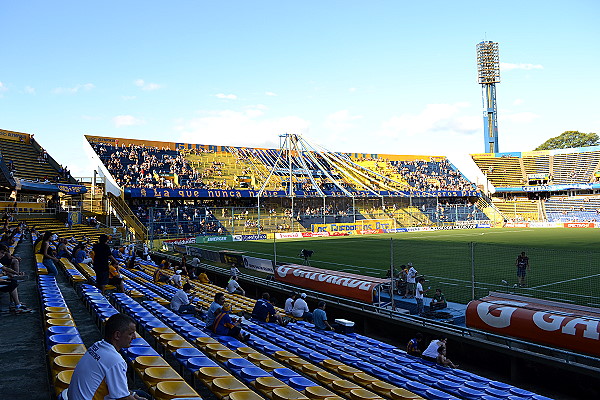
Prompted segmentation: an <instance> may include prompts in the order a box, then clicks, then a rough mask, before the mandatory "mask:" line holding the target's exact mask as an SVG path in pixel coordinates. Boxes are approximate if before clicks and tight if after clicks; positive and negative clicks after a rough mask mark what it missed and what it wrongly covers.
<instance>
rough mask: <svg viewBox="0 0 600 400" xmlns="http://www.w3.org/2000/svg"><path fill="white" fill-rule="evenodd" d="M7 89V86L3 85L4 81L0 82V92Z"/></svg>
mask: <svg viewBox="0 0 600 400" xmlns="http://www.w3.org/2000/svg"><path fill="white" fill-rule="evenodd" d="M7 90H8V88H7V87H6V85H4V83H2V82H0V92H6V91H7Z"/></svg>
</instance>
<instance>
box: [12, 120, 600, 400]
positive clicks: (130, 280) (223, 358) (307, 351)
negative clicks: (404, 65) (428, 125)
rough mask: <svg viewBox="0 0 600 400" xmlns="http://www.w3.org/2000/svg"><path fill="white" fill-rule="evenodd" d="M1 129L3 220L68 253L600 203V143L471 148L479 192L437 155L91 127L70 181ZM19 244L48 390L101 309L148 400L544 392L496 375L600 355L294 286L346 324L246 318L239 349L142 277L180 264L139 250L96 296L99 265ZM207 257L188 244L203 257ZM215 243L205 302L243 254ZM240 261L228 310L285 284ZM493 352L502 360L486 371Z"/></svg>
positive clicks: (501, 221) (583, 212)
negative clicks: (439, 353) (483, 185)
mask: <svg viewBox="0 0 600 400" xmlns="http://www.w3.org/2000/svg"><path fill="white" fill-rule="evenodd" d="M2 132H4V134H5V136H6V138H4V137H0V142H2V141H6V142H7V143H8V144H6V143H4V144H3V143H0V153H1V155H2V160H1V161H0V172H2V174H0V175H2V179H4V181H3V184H4V187H5V189H4V191H3V192H2V193H3V195H4V201H3V202H2V203H0V204H1V205H3V206H4V207H5V219H6V220H7V221H10V222H9V224H10V226H15V224H18V223H24V224H26V225H27V227H28V228H32V227H33V226H35V227H36V228H37V230H38V232H41V231H44V230H51V231H53V232H56V233H57V234H58V235H59V237H61V238H67V239H71V242H70V243H69V245H68V247H69V249H72V248H73V246H74V245H75V244H76V243H77V242H86V243H88V244H91V243H92V242H94V241H96V240H97V237H98V235H99V234H100V233H108V234H111V235H112V239H113V244H115V245H116V244H120V243H137V244H138V250H139V252H138V255H141V251H142V248H143V247H142V244H149V245H150V247H151V248H152V247H154V249H155V250H157V249H158V248H159V247H160V246H161V245H162V244H163V240H165V244H166V243H171V244H170V246H169V248H170V249H175V248H176V247H177V246H179V245H177V243H178V242H177V241H174V242H168V241H166V240H167V239H185V240H190V239H191V240H193V241H197V242H202V241H206V242H209V241H213V240H221V239H227V240H234V238H235V240H254V239H273V240H274V239H275V238H276V237H283V238H286V237H299V238H302V237H310V236H312V235H314V236H336V235H337V234H344V235H347V234H356V233H360V234H374V233H383V232H386V233H395V232H403V231H405V232H406V231H412V230H425V229H442V228H473V227H491V226H504V225H507V226H508V224H510V223H513V225H515V224H517V223H523V225H527V224H529V223H533V222H536V223H540V224H564V226H567V225H568V224H569V223H571V222H573V221H577V222H579V223H581V222H585V223H586V224H587V225H589V226H593V225H594V223H595V222H596V218H597V217H596V216H597V215H600V214H599V213H600V200H599V198H598V197H597V196H596V190H597V189H598V188H600V187H596V185H597V183H596V181H597V180H598V177H599V176H600V173H599V171H598V162H599V160H600V159H599V158H598V154H600V149H596V148H591V149H576V150H573V151H556V152H530V153H499V154H484V155H473V156H472V158H473V160H474V161H475V163H476V165H477V166H478V167H479V168H480V169H481V171H482V172H483V173H484V174H486V175H487V177H488V179H489V181H490V183H491V184H492V185H493V186H494V188H495V193H487V192H485V190H481V189H476V188H475V185H474V184H473V183H472V182H470V181H469V180H468V179H467V178H465V177H464V176H463V174H462V173H461V172H460V171H458V170H457V169H456V168H455V167H454V166H453V165H452V163H450V161H449V160H448V159H447V158H445V157H441V156H431V155H389V154H364V153H349V154H347V153H343V154H342V153H334V152H329V151H325V150H324V149H321V148H320V147H318V146H316V145H315V146H314V147H311V148H309V147H304V148H300V147H297V148H292V147H287V148H285V147H283V146H282V148H280V149H262V148H243V147H232V146H218V145H201V144H188V143H174V142H153V141H145V140H134V139H126V138H107V137H98V136H86V139H87V143H88V144H89V149H88V150H90V155H91V156H92V158H93V159H94V160H95V161H96V162H97V167H98V172H99V173H100V177H97V178H93V179H89V180H81V181H79V182H77V181H76V180H74V179H73V178H72V177H70V176H69V174H68V173H67V171H66V169H64V168H61V167H60V166H58V165H57V164H56V163H54V162H53V159H52V157H51V156H50V155H48V154H47V153H44V152H43V151H40V149H41V147H39V144H37V142H36V141H34V140H33V138H32V135H27V134H18V133H16V132H10V131H2ZM288 139H289V140H292V139H291V138H289V137H288ZM294 140H296V141H297V142H299V141H300V139H298V138H295V139H294ZM2 146H4V147H2ZM36 146H37V147H36ZM11 149H12V150H11ZM32 157H39V160H38V159H37V158H33V160H37V163H36V162H31V160H32ZM31 164H33V165H31ZM42 200H43V201H42ZM527 226H529V225H527ZM541 226H546V225H541ZM548 226H550V225H548ZM552 226H559V225H552ZM560 226H563V225H560ZM277 235H279V236H277ZM22 239H24V240H25V241H23V240H22V241H21V242H20V244H19V246H18V247H17V252H16V254H18V255H21V256H22V257H24V258H27V257H31V259H32V264H31V265H30V269H29V272H30V273H31V275H36V274H39V278H38V279H37V281H36V282H33V281H27V282H25V283H24V284H23V285H22V287H23V290H25V288H26V287H27V285H28V284H31V285H33V284H35V285H36V286H35V287H31V290H32V293H36V295H37V293H39V300H35V301H32V300H31V298H30V299H29V300H28V302H29V304H34V305H35V304H36V302H38V301H39V304H40V305H41V306H40V308H41V309H42V310H43V315H42V321H41V323H40V324H41V325H42V326H43V331H41V332H39V335H40V337H41V336H43V337H44V340H43V341H42V340H38V342H40V343H41V342H44V343H45V346H46V347H45V350H46V352H47V355H48V356H49V358H48V361H47V369H48V372H49V374H50V376H51V377H52V379H51V382H50V384H51V385H52V387H51V389H50V387H48V389H49V390H52V391H53V392H54V394H57V393H59V392H60V391H61V390H64V389H65V388H66V387H67V386H68V383H69V379H70V374H71V373H72V372H69V371H72V369H73V368H74V366H75V364H76V361H77V360H78V359H79V358H80V356H81V354H82V352H83V351H85V349H86V348H87V347H88V346H89V345H91V343H93V341H94V340H96V339H94V340H91V339H88V333H89V331H93V332H94V334H92V335H90V336H89V337H91V336H94V335H95V336H96V337H97V336H98V333H99V332H100V331H101V330H102V324H103V322H104V321H105V320H106V318H108V317H109V316H110V315H112V314H114V313H115V312H118V311H121V312H125V313H128V314H130V315H131V316H133V317H134V318H135V319H136V321H137V322H138V327H139V331H138V334H139V337H138V338H137V339H135V343H134V347H133V348H131V349H130V350H128V351H126V352H124V357H125V358H126V360H127V361H128V363H129V365H130V368H131V371H132V372H133V374H135V375H136V376H137V377H138V381H141V382H143V385H144V386H145V388H146V390H148V391H149V392H151V393H152V394H153V396H154V397H155V398H157V399H171V398H182V397H183V396H185V397H187V398H193V399H199V398H205V399H213V398H219V399H232V400H236V399H238V400H242V399H250V400H252V399H256V400H258V399H261V398H268V399H270V400H275V399H278V400H285V399H297V400H306V399H310V400H317V399H318V400H325V399H329V400H334V399H350V400H362V399H370V400H379V399H382V400H383V399H386V400H399V399H408V398H410V399H418V398H425V399H432V400H433V399H436V400H437V399H447V400H451V399H455V398H460V399H478V400H479V399H481V400H487V398H489V396H492V397H494V398H515V399H519V400H541V399H543V398H544V397H542V396H539V395H537V394H535V392H538V391H542V392H545V393H546V394H550V395H554V394H556V393H557V391H561V389H560V388H558V387H555V386H552V387H551V388H548V387H543V386H541V385H540V384H539V380H538V379H536V377H532V382H531V383H530V384H529V385H526V386H524V387H525V388H520V387H517V386H519V385H520V383H517V382H514V383H512V384H507V383H504V382H508V381H509V380H510V378H509V376H510V374H513V375H514V374H515V373H518V368H520V364H521V363H523V362H528V363H532V365H534V367H535V368H540V370H543V371H544V372H545V373H547V374H548V375H547V376H554V375H556V374H559V375H560V376H561V377H562V378H563V379H556V380H555V381H556V382H557V384H558V383H559V382H564V381H565V379H567V380H571V381H574V382H584V381H586V379H589V374H590V371H597V368H598V367H599V365H600V362H599V361H598V360H597V359H596V358H595V357H591V356H589V355H588V354H579V353H577V354H573V353H571V352H569V351H566V350H564V349H560V348H554V347H544V346H542V345H540V344H539V343H538V344H536V343H531V342H525V341H522V340H519V339H515V338H510V337H506V336H500V335H495V334H491V333H489V332H484V331H481V330H476V329H471V328H467V327H464V326H461V325H456V324H454V325H451V324H449V323H448V322H447V319H445V320H439V319H437V320H436V319H434V318H431V319H428V318H419V317H418V316H410V315H408V314H409V313H408V312H407V311H406V310H404V311H403V310H400V309H393V308H392V306H391V305H389V304H386V303H385V302H384V301H381V302H379V303H374V304H368V303H367V304H365V303H360V302H358V303H357V302H356V301H354V300H352V299H348V298H345V297H344V296H339V295H332V294H329V293H326V292H323V291H319V290H307V291H308V292H309V296H310V297H311V298H313V299H325V300H326V301H327V302H328V304H329V306H328V313H330V315H331V316H332V317H334V318H337V317H344V318H348V319H351V320H353V321H355V322H356V325H355V329H356V333H354V334H349V335H348V334H341V333H327V334H323V333H322V332H318V331H315V330H314V329H313V328H312V325H310V324H307V323H305V322H302V321H299V322H294V323H292V324H291V325H289V326H288V327H287V328H283V327H280V326H278V325H274V324H259V323H256V322H255V321H252V320H245V321H244V328H245V329H246V330H247V331H248V332H250V334H251V339H250V340H249V341H248V342H247V343H241V342H239V341H237V340H232V338H227V337H216V336H215V335H213V334H211V332H209V331H207V330H206V329H205V328H206V327H205V326H204V322H203V321H202V320H201V319H198V318H191V317H182V316H179V315H176V314H175V313H173V312H172V311H171V310H169V309H168V304H169V300H170V299H171V297H172V296H173V293H174V291H175V289H174V288H173V287H171V286H170V285H162V284H157V283H155V282H153V280H152V273H153V272H154V270H155V269H156V268H157V263H158V262H159V261H160V259H161V258H164V257H168V258H170V259H171V260H172V261H175V263H180V262H181V259H180V256H177V255H173V253H169V254H168V255H167V254H162V253H160V252H156V251H155V252H154V253H152V256H153V260H152V261H150V260H147V259H146V258H143V259H142V258H138V259H136V262H135V267H134V268H132V269H127V268H125V265H124V264H125V261H126V260H125V259H120V260H119V261H120V263H121V267H122V274H123V276H124V277H125V288H126V290H127V292H128V293H127V294H124V293H111V294H110V295H108V296H107V297H108V298H107V297H105V296H103V295H102V293H99V291H98V289H96V287H95V286H93V284H94V282H95V271H94V270H93V268H91V267H90V266H89V265H88V264H79V263H76V262H72V260H69V259H68V258H66V257H65V258H62V259H61V263H60V273H59V276H58V277H56V278H54V277H50V276H48V275H47V272H48V271H46V269H45V268H44V267H43V265H40V264H38V263H37V262H35V261H33V258H35V257H36V256H34V255H33V254H32V253H31V239H32V238H31V237H30V236H29V233H26V234H25V235H23V238H22ZM273 245H275V242H273ZM354 246H355V247H356V248H358V247H357V246H356V245H354ZM471 248H472V247H471ZM177 249H179V250H181V249H182V246H179V247H177ZM481 249H482V250H483V251H485V248H484V247H481ZM88 250H89V246H88ZM183 251H184V252H187V250H186V249H185V248H184V250H183ZM432 251H434V250H432ZM436 251H437V250H436ZM208 253H209V251H207V250H206V249H201V250H199V253H198V254H203V255H207V254H208ZM212 253H214V254H213V256H214V260H212V261H214V262H211V263H207V264H202V267H203V268H206V269H207V270H208V271H209V273H210V274H211V279H212V280H213V283H211V284H208V285H201V284H199V283H197V282H195V281H192V282H193V284H194V288H195V290H196V293H197V296H198V300H197V304H198V305H199V306H202V307H206V306H208V304H210V301H211V298H212V296H213V295H214V294H215V293H216V292H217V291H221V290H222V287H223V285H224V283H225V281H226V276H227V273H228V268H229V266H230V265H229V264H231V263H232V262H233V261H232V260H237V259H238V258H241V257H242V256H241V255H240V254H239V253H236V252H235V251H230V250H224V251H213V252H212ZM215 254H216V255H215ZM511 254H512V253H511ZM188 255H190V256H191V254H188ZM487 255H488V256H489V253H488V254H487ZM440 256H441V255H440ZM37 257H38V258H39V257H40V255H37ZM202 257H204V256H202ZM424 257H426V255H425V256H424ZM511 257H512V256H511ZM205 259H208V258H205ZM188 262H189V260H188ZM276 265H277V264H276ZM347 267H349V268H352V266H351V265H350V266H347ZM378 268H379V266H378ZM246 272H247V271H244V273H245V274H244V276H243V278H242V285H243V286H244V287H245V288H246V289H247V293H249V294H250V297H243V296H238V295H235V296H232V299H233V300H235V304H236V308H235V310H234V311H235V312H238V313H240V314H243V315H246V316H247V313H249V312H251V311H252V306H253V304H254V301H255V300H254V299H255V298H257V297H258V295H259V294H260V293H261V292H262V291H264V290H269V291H270V292H272V293H273V294H275V295H276V296H283V295H285V294H286V293H287V292H289V291H290V290H291V289H294V287H292V286H289V285H287V284H284V283H281V282H278V281H276V280H275V279H272V277H269V276H268V274H266V275H267V276H264V275H265V274H263V275H261V274H246ZM171 273H172V271H170V272H169V274H171ZM435 279H437V278H435ZM445 284H448V285H449V283H447V282H446V283H445ZM498 285H500V283H498ZM384 287H385V286H382V288H384ZM295 289H298V288H295ZM112 290H114V289H113V288H111V291H112ZM302 290H306V289H302ZM379 290H385V289H379ZM542 290H544V289H542ZM590 292H592V290H591V289H590ZM76 293H77V294H76ZM67 299H69V300H67ZM80 299H82V300H80ZM388 299H390V300H391V298H389V297H388ZM409 303H410V304H409ZM280 304H281V303H280ZM392 304H393V303H392ZM404 304H409V305H412V301H409V300H406V299H405V300H403V301H399V302H398V304H397V305H396V307H402V306H403V305H404ZM311 305H314V304H311ZM454 305H456V309H464V307H465V305H464V304H454ZM454 305H453V306H454ZM407 308H408V306H407ZM74 310H80V311H74ZM449 311H450V310H449ZM452 311H453V312H455V311H456V310H455V309H453V310H452ZM72 313H78V315H77V317H75V316H74V315H73V314H72ZM84 314H85V315H84ZM34 317H36V316H33V315H31V318H34ZM75 319H77V321H78V322H77V324H75V323H74V321H75ZM457 319H459V318H457ZM84 321H85V322H84ZM416 331H421V332H423V333H425V334H426V335H427V337H428V338H433V337H435V336H439V335H440V334H444V335H448V336H449V337H450V341H451V342H452V345H451V347H450V350H449V351H450V352H451V357H452V358H453V359H454V358H459V359H461V360H464V362H465V369H457V370H450V369H446V368H441V367H439V366H436V365H434V364H431V363H427V362H424V361H423V360H421V359H418V358H413V357H411V356H408V355H407V354H406V353H405V351H404V349H403V347H404V344H405V342H406V340H407V339H409V338H410V337H411V336H412V334H413V333H414V332H416ZM3 339H4V338H3ZM11 339H12V338H11ZM323 344H326V345H327V346H326V348H325V349H324V348H323V347H324V346H323ZM57 346H58V347H57ZM140 357H141V358H140ZM489 359H495V360H498V362H499V363H500V364H501V365H502V366H503V367H498V368H497V369H496V370H494V371H491V369H493V368H491V367H492V366H490V365H487V364H489V362H488V361H489ZM525 360H527V361H525ZM507 366H509V367H507ZM7 368H8V366H7ZM467 370H468V371H467ZM499 370H501V371H499ZM469 371H470V372H469ZM477 371H481V373H482V374H483V375H488V374H489V375H488V377H484V376H482V375H480V374H478V373H475V372H477ZM491 376H494V379H491V378H490V377H491ZM496 378H498V380H496ZM546 378H547V377H546ZM594 379H595V378H594ZM582 384H583V383H582ZM42 386H44V387H46V386H47V385H46V383H42ZM591 386H593V385H591ZM525 389H527V390H525ZM25 390H26V389H25ZM586 390H587V392H586V393H590V395H591V396H592V397H593V396H594V395H596V394H597V390H596V389H594V388H593V387H589V388H587V389H586ZM11 393H12V392H11ZM561 393H562V392H561ZM486 396H487V397H486ZM47 397H48V396H46V398H47ZM14 398H18V397H14ZM28 398H33V397H28Z"/></svg>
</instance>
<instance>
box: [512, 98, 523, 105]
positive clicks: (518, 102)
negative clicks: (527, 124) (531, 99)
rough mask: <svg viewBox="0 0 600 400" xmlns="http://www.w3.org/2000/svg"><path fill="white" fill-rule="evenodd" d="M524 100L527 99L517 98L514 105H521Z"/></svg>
mask: <svg viewBox="0 0 600 400" xmlns="http://www.w3.org/2000/svg"><path fill="white" fill-rule="evenodd" d="M524 102H525V100H523V99H515V101H513V105H515V106H520V105H521V104H523V103H524Z"/></svg>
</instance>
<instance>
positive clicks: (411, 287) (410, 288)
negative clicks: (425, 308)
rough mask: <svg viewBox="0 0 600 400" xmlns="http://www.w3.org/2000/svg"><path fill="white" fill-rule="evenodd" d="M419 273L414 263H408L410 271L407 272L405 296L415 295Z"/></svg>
mask: <svg viewBox="0 0 600 400" xmlns="http://www.w3.org/2000/svg"><path fill="white" fill-rule="evenodd" d="M417 273H418V272H417V270H416V269H415V267H413V265H412V263H408V273H407V274H406V296H405V297H414V295H415V284H416V279H417Z"/></svg>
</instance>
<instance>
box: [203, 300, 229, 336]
mask: <svg viewBox="0 0 600 400" xmlns="http://www.w3.org/2000/svg"><path fill="white" fill-rule="evenodd" d="M223 303H225V295H224V294H223V293H221V292H219V293H215V297H214V300H213V302H212V303H210V306H209V307H208V311H207V312H206V320H205V321H204V322H206V327H207V328H208V329H212V327H213V324H214V322H215V318H216V317H217V314H218V313H219V311H221V307H222V306H223Z"/></svg>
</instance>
